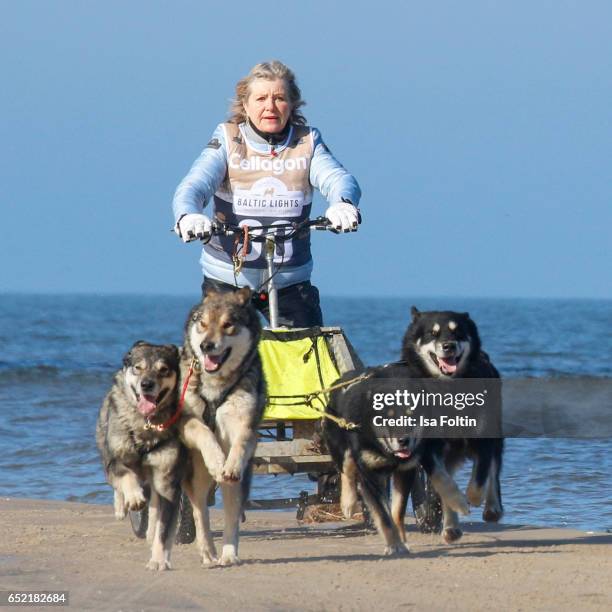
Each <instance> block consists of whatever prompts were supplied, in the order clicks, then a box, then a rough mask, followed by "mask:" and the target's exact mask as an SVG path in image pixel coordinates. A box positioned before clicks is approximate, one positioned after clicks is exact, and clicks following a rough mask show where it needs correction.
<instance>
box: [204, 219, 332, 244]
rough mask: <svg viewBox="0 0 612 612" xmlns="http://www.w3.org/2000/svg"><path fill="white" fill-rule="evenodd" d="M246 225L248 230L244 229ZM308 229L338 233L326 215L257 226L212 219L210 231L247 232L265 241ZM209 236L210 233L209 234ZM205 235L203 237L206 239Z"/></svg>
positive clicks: (229, 233) (283, 239) (287, 236)
mask: <svg viewBox="0 0 612 612" xmlns="http://www.w3.org/2000/svg"><path fill="white" fill-rule="evenodd" d="M247 227H248V230H247V229H246V228H247ZM306 229H310V230H329V231H331V232H334V233H338V232H337V230H335V229H334V228H333V227H331V225H330V221H329V219H327V218H326V217H316V218H315V219H306V220H305V221H302V222H300V223H296V222H295V221H287V222H286V223H275V224H274V225H257V226H240V225H232V224H230V223H220V222H218V221H213V224H212V232H211V234H212V235H213V236H232V235H235V234H242V235H244V234H245V231H246V233H247V234H248V236H249V239H250V240H252V241H254V242H265V240H266V239H267V238H268V237H272V236H273V237H274V240H278V241H281V242H284V241H285V240H291V238H293V237H295V236H296V234H298V233H299V232H301V231H303V230H306ZM279 230H283V233H279ZM209 236H210V235H209ZM209 236H206V238H205V239H208V238H209Z"/></svg>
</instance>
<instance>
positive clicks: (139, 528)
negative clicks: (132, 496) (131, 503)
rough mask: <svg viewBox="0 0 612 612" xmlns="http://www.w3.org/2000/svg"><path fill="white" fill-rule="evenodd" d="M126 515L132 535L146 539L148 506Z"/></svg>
mask: <svg viewBox="0 0 612 612" xmlns="http://www.w3.org/2000/svg"><path fill="white" fill-rule="evenodd" d="M128 514H129V517H130V523H131V524H132V531H133V532H134V535H135V536H136V537H137V538H141V539H143V538H146V537H147V527H148V526H149V506H148V505H147V506H145V507H144V508H143V509H142V510H130V511H129V513H128Z"/></svg>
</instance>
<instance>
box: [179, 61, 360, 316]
mask: <svg viewBox="0 0 612 612" xmlns="http://www.w3.org/2000/svg"><path fill="white" fill-rule="evenodd" d="M303 105H304V102H303V100H302V99H301V93H300V89H299V88H298V86H297V84H296V81H295V76H294V74H293V72H292V71H291V70H290V69H289V68H288V67H287V66H285V65H284V64H282V63H281V62H279V61H272V62H265V63H262V64H257V65H256V66H254V67H253V69H252V70H251V72H250V73H249V74H248V76H246V77H245V78H243V79H241V80H240V81H239V82H238V84H237V85H236V99H235V100H234V102H233V104H232V107H231V109H230V112H231V117H230V119H229V121H228V122H226V123H221V124H220V125H218V126H217V129H216V130H215V132H214V133H213V136H212V138H211V140H210V142H209V143H208V144H207V145H206V148H205V149H204V151H203V152H202V154H201V155H200V157H199V158H198V159H197V160H196V162H195V163H194V165H193V166H192V168H191V170H190V171H189V174H187V176H186V177H185V178H184V179H183V180H182V181H181V183H180V185H179V186H178V188H177V190H176V193H175V195H174V201H173V209H174V216H175V220H176V226H175V231H176V233H177V234H178V235H179V236H180V237H181V238H182V239H183V241H184V242H190V241H191V240H195V239H206V238H208V236H209V235H210V229H211V219H210V218H209V217H208V216H207V215H204V214H203V213H202V210H203V208H204V207H205V206H206V204H207V203H208V201H209V200H210V199H211V198H213V217H215V218H216V219H217V220H219V221H222V222H225V223H230V224H236V225H237V224H247V225H249V227H256V226H258V225H271V224H273V223H274V222H287V221H295V222H300V221H303V220H305V219H308V218H309V216H310V212H311V206H312V194H313V188H317V189H318V190H319V191H320V192H321V193H322V194H323V196H324V197H325V198H326V199H327V200H328V202H329V203H330V206H329V208H328V209H327V210H326V212H325V216H326V217H327V218H328V219H329V221H330V222H331V225H332V226H333V227H334V228H335V229H336V230H338V231H344V232H346V231H355V230H356V229H357V225H358V222H359V211H358V209H357V205H358V203H359V198H360V196H361V191H360V189H359V185H358V184H357V181H356V180H355V178H354V177H353V176H352V175H350V174H349V173H348V172H347V171H346V170H345V169H344V168H343V167H342V165H341V164H340V163H339V162H338V161H337V160H336V159H335V158H334V156H333V155H332V154H331V152H330V151H329V149H328V148H327V147H326V146H325V144H324V143H323V140H322V138H321V135H320V133H319V131H318V130H317V129H316V128H312V127H309V126H307V125H306V119H305V118H304V116H303V115H302V113H301V112H300V107H301V106H303ZM306 234H307V235H306V236H300V237H295V238H293V239H291V240H289V241H287V242H283V243H282V244H280V243H279V247H278V248H277V251H278V252H277V253H276V254H275V263H277V264H281V263H282V267H281V268H280V270H279V271H278V273H276V274H275V276H274V280H275V282H276V286H277V287H278V289H279V291H278V308H279V324H280V325H288V326H290V327H310V326H313V325H322V323H323V320H322V314H321V308H320V306H319V292H318V290H317V288H316V287H314V286H313V285H311V283H310V274H311V272H312V257H311V254H310V235H309V233H306ZM234 248H235V247H234V239H233V237H227V236H213V237H212V239H210V241H209V242H208V243H207V244H206V245H205V246H204V249H203V251H202V257H201V260H200V261H201V264H202V269H203V271H204V282H203V284H202V291H203V293H206V290H207V289H214V290H217V291H224V290H232V289H234V288H236V287H244V286H249V287H251V288H252V289H254V290H256V291H258V290H260V288H261V287H263V286H265V282H266V279H267V276H268V274H267V270H266V261H265V258H264V253H263V250H262V249H261V243H255V244H252V246H251V251H250V252H249V253H248V254H247V255H246V256H245V258H244V262H243V266H242V268H241V270H240V271H239V272H238V273H235V269H234V265H233V261H232V255H233V253H234ZM257 306H258V308H259V310H260V311H261V312H262V313H263V314H264V315H265V316H267V300H265V299H263V300H260V301H259V302H258V303H257Z"/></svg>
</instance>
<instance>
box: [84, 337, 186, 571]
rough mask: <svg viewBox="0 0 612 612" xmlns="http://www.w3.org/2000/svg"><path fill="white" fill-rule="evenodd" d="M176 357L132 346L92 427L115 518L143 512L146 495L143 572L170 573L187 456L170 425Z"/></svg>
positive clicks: (172, 351)
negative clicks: (147, 555)
mask: <svg viewBox="0 0 612 612" xmlns="http://www.w3.org/2000/svg"><path fill="white" fill-rule="evenodd" d="M178 379H179V352H178V349H177V347H176V346H174V345H163V346H159V345H155V344H148V343H146V342H142V341H139V342H136V344H134V346H132V348H131V349H130V350H129V352H128V353H127V354H126V355H125V357H124V358H123V368H122V369H121V370H119V372H117V374H116V375H115V383H114V385H113V387H112V389H111V390H110V392H109V393H108V395H107V396H106V398H105V400H104V403H103V404H102V408H101V409H100V414H99V417H98V422H97V426H96V442H97V445H98V448H99V450H100V454H101V455H102V461H103V464H104V472H105V474H106V478H107V480H108V482H109V484H111V485H112V487H113V488H114V497H115V516H116V517H117V518H118V519H122V518H125V516H126V513H127V511H128V510H142V509H143V508H144V507H145V505H146V504H147V497H148V496H149V495H150V506H149V511H150V513H149V529H148V532H147V539H148V540H149V542H151V544H152V549H151V559H150V561H149V563H148V564H147V567H148V568H149V569H152V570H165V569H170V553H171V549H172V544H173V542H174V532H175V529H176V521H177V510H178V502H179V498H180V491H181V480H182V479H183V477H184V473H185V471H186V470H187V469H188V465H187V463H188V454H187V450H186V449H185V447H184V446H183V445H182V444H181V442H180V440H179V436H178V431H177V426H176V425H175V420H176V415H177V410H178Z"/></svg>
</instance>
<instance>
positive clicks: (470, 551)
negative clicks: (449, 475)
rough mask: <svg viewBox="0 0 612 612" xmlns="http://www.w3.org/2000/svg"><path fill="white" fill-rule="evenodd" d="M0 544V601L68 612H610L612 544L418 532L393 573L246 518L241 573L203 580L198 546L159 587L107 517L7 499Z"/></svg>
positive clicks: (276, 522) (347, 539)
mask: <svg viewBox="0 0 612 612" xmlns="http://www.w3.org/2000/svg"><path fill="white" fill-rule="evenodd" d="M221 526H222V519H221V514H220V513H219V512H218V511H215V512H213V528H214V529H215V530H216V531H217V533H216V535H217V536H220V533H219V529H220V528H221ZM0 533H1V534H2V535H1V536H0V590H68V591H69V592H70V607H69V609H72V610H124V611H126V612H127V611H132V610H134V611H137V610H147V611H148V610H188V609H192V610H202V609H203V610H362V609H363V610H371V609H373V608H374V609H376V610H377V611H380V610H391V609H394V610H397V609H417V610H444V609H447V610H450V609H453V610H457V609H459V610H491V609H496V610H520V609H522V610H533V609H535V610H550V609H553V608H554V609H563V610H570V609H572V610H604V609H607V610H609V609H612V534H602V533H586V532H580V531H573V530H565V529H542V528H533V527H524V526H510V525H494V526H490V525H486V524H483V523H466V524H465V535H464V537H463V539H462V540H461V542H460V543H459V544H456V545H452V546H449V545H446V544H444V543H443V542H442V541H441V539H440V537H439V536H436V535H423V534H419V533H417V532H416V531H415V528H414V525H412V524H409V527H408V538H409V543H410V548H411V554H410V555H409V556H408V557H403V558H394V559H388V558H383V557H381V554H380V553H381V552H382V548H383V546H382V543H381V540H380V539H379V537H378V536H377V535H376V534H373V533H369V532H368V533H366V532H364V530H363V529H362V527H361V525H359V524H356V523H351V522H345V523H334V524H319V525H302V526H300V525H298V524H297V522H296V520H295V515H294V514H292V513H288V512H282V513H281V512H249V513H248V514H247V522H246V523H244V524H243V526H242V534H243V535H242V540H241V547H240V556H241V558H242V560H243V564H242V565H241V566H239V567H230V568H213V569H203V568H202V567H201V566H200V565H199V560H198V555H197V552H196V548H195V545H194V544H189V545H178V546H175V548H174V551H173V567H174V569H173V570H172V571H168V572H162V573H152V572H149V571H147V570H146V569H145V567H144V566H145V563H146V561H147V560H148V553H149V551H148V547H147V544H146V543H145V542H144V541H143V540H139V539H137V538H136V537H135V536H133V535H132V532H131V529H130V526H129V522H128V521H123V522H117V521H115V519H114V517H113V512H112V508H111V507H110V506H96V505H89V504H78V503H68V502H51V501H40V500H26V499H15V498H11V499H7V498H2V499H0ZM7 609H8V608H7ZM11 609H17V608H11ZM28 609H32V608H28ZM46 609H49V608H46Z"/></svg>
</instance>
